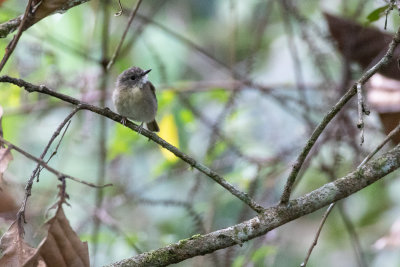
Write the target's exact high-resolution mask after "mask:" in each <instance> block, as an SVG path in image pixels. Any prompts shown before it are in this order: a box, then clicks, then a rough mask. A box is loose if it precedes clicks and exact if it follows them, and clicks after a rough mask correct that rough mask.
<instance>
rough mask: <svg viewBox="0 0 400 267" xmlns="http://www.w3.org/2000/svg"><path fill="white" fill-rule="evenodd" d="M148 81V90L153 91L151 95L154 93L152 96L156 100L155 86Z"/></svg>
mask: <svg viewBox="0 0 400 267" xmlns="http://www.w3.org/2000/svg"><path fill="white" fill-rule="evenodd" d="M147 83H148V85H149V86H150V90H151V92H152V93H153V95H154V97H155V99H156V101H157V97H156V88H155V87H154V85H153V84H152V83H151V82H147Z"/></svg>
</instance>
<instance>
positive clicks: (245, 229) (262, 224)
mask: <svg viewBox="0 0 400 267" xmlns="http://www.w3.org/2000/svg"><path fill="white" fill-rule="evenodd" d="M399 167H400V145H398V146H396V147H395V148H394V149H392V150H390V151H389V152H387V153H386V154H384V155H382V157H380V158H378V159H376V160H374V161H372V162H370V163H367V164H366V165H365V166H364V167H362V168H361V169H359V170H356V171H354V172H352V173H350V174H348V175H346V176H345V177H342V178H339V179H337V180H335V181H334V182H331V183H328V184H325V185H324V186H322V187H320V188H318V189H316V190H314V191H312V192H310V193H308V194H306V195H304V196H302V197H299V198H297V199H294V200H291V201H289V203H288V204H289V205H279V204H278V205H276V206H273V207H270V208H268V209H265V211H264V212H263V213H262V214H259V215H258V216H256V217H254V218H252V219H250V220H248V221H245V222H242V223H239V224H236V225H233V226H230V227H228V228H225V229H221V230H218V231H214V232H211V233H209V234H206V235H195V236H192V237H191V238H188V239H184V240H181V241H179V242H178V243H174V244H170V245H168V246H166V247H163V248H160V249H157V250H153V251H150V252H145V253H142V254H140V255H137V256H135V257H132V258H129V259H125V260H122V261H119V262H116V263H113V264H111V265H109V266H114V267H116V266H166V265H168V264H172V263H177V262H181V261H183V260H185V259H189V258H192V257H194V256H198V255H204V254H208V253H211V252H214V251H216V250H219V249H223V248H227V247H230V246H234V245H240V244H242V243H243V242H246V241H248V240H251V239H253V238H256V237H258V236H262V235H264V234H266V233H267V232H269V231H271V230H273V229H275V228H277V227H279V226H281V225H283V224H285V223H288V222H290V221H293V220H295V219H297V218H299V217H301V216H304V215H306V214H309V213H312V212H314V211H316V210H318V209H320V208H322V207H324V206H326V205H329V204H330V203H333V202H336V201H338V200H340V199H343V198H345V197H348V196H349V195H351V194H354V193H355V192H357V191H359V190H361V189H363V188H365V187H367V186H368V185H370V184H372V183H374V182H376V181H378V180H379V179H381V178H382V177H384V176H385V175H387V174H389V173H391V172H393V171H394V170H396V169H398V168H399Z"/></svg>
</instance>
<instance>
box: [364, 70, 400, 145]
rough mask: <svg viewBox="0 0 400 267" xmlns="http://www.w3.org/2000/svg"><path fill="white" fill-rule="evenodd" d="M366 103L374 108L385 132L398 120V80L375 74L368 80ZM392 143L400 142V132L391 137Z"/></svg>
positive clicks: (399, 88)
mask: <svg viewBox="0 0 400 267" xmlns="http://www.w3.org/2000/svg"><path fill="white" fill-rule="evenodd" d="M367 98H368V104H369V105H370V106H371V108H373V109H374V110H376V111H377V112H378V114H379V117H380V119H381V122H382V125H383V128H384V130H385V133H386V134H389V133H390V132H391V131H392V130H393V129H394V128H395V127H396V126H397V125H398V124H399V121H400V81H399V80H394V79H389V78H386V77H385V76H382V75H379V74H375V75H374V76H372V77H371V79H370V80H369V82H368V91H367ZM392 140H393V142H394V144H398V143H399V142H400V134H396V135H394V136H393V137H392Z"/></svg>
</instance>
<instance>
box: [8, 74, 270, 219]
mask: <svg viewBox="0 0 400 267" xmlns="http://www.w3.org/2000/svg"><path fill="white" fill-rule="evenodd" d="M0 82H6V83H12V84H15V85H17V86H19V87H21V88H23V89H25V90H26V91H28V92H30V93H31V92H38V93H42V94H46V95H50V96H53V97H55V98H58V99H60V100H63V101H64V102H68V103H70V104H73V105H79V106H80V107H81V109H86V110H90V111H92V112H94V113H97V114H99V115H102V116H104V117H107V118H109V119H111V120H113V121H116V122H118V123H121V120H122V118H123V117H122V116H120V115H119V114H117V113H115V112H112V111H111V110H110V109H109V108H107V107H106V108H100V107H97V106H93V105H90V104H87V103H84V102H81V101H79V100H78V99H76V98H73V97H70V96H68V95H64V94H61V93H58V92H55V91H53V90H50V89H49V88H47V87H46V86H44V85H40V86H38V85H34V84H31V83H28V82H26V81H24V80H22V79H17V78H12V77H9V76H0ZM125 126H126V127H128V128H129V129H131V130H134V131H136V132H140V134H141V135H144V136H146V137H147V138H149V139H151V140H152V141H154V142H155V143H157V144H159V145H161V146H162V147H164V148H165V149H167V150H169V151H171V152H172V153H173V154H174V155H175V156H177V157H178V158H180V159H182V160H183V161H185V162H186V163H188V164H189V165H190V166H192V167H193V168H195V169H197V170H199V171H200V172H202V173H204V174H205V175H207V176H208V177H210V178H211V179H213V180H214V181H215V182H217V183H218V184H220V185H221V186H222V187H224V188H225V189H226V190H228V191H229V192H230V193H231V194H232V195H234V196H236V197H237V198H239V199H240V200H241V201H243V202H244V203H246V204H247V205H248V206H249V207H250V208H252V209H253V210H254V211H256V212H257V213H260V212H262V211H264V208H263V207H262V206H261V205H259V204H258V203H256V202H255V201H254V200H253V199H252V198H251V197H250V196H249V195H248V194H247V193H245V192H243V191H241V190H239V189H237V188H236V187H235V186H233V185H232V184H230V183H228V182H227V181H226V180H225V179H224V178H223V177H222V176H220V175H219V174H218V173H216V172H215V171H213V170H211V169H210V168H208V167H207V166H205V165H203V164H201V163H199V162H197V161H196V160H195V159H193V158H192V157H190V156H188V155H186V154H185V153H183V152H182V151H180V150H179V149H178V148H176V147H175V146H173V145H171V144H170V143H168V142H167V141H165V140H164V139H162V138H160V137H159V136H158V135H156V134H155V133H153V132H150V131H148V130H146V129H143V128H141V127H139V126H138V125H136V124H134V123H132V122H131V121H127V123H126V124H125Z"/></svg>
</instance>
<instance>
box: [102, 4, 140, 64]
mask: <svg viewBox="0 0 400 267" xmlns="http://www.w3.org/2000/svg"><path fill="white" fill-rule="evenodd" d="M141 3H142V0H139V1H138V2H137V4H136V7H135V9H133V10H132V12H131V14H130V16H129V21H128V24H127V25H126V28H125V31H124V33H123V34H122V37H121V40H120V41H119V44H118V46H117V48H116V49H115V52H114V54H113V56H112V57H111V59H110V61H109V62H108V64H107V70H109V69H110V68H111V66H112V65H113V64H114V61H115V59H116V58H117V56H118V54H119V51H120V50H121V47H122V43H123V42H124V40H125V37H126V34H127V33H128V30H129V27H130V26H131V24H132V21H133V19H134V18H135V16H136V13H137V11H138V10H139V6H140V4H141ZM120 5H121V3H120ZM120 12H121V14H122V8H121V11H120Z"/></svg>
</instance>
